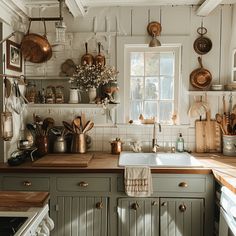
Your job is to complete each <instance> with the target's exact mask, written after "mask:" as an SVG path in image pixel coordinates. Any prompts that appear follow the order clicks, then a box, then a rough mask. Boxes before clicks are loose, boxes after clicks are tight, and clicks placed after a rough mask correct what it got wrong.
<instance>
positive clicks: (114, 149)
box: [110, 138, 123, 154]
mask: <svg viewBox="0 0 236 236" xmlns="http://www.w3.org/2000/svg"><path fill="white" fill-rule="evenodd" d="M110 143H111V154H120V152H121V151H122V144H123V142H122V141H121V140H120V139H119V138H116V139H115V140H113V141H111V142H110Z"/></svg>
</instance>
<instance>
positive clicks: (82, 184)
mask: <svg viewBox="0 0 236 236" xmlns="http://www.w3.org/2000/svg"><path fill="white" fill-rule="evenodd" d="M78 185H79V186H80V187H84V188H86V187H88V183H86V182H84V181H81V182H79V184H78Z"/></svg>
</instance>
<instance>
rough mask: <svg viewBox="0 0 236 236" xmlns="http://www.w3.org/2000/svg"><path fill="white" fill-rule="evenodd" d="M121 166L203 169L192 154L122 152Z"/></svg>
mask: <svg viewBox="0 0 236 236" xmlns="http://www.w3.org/2000/svg"><path fill="white" fill-rule="evenodd" d="M119 166H150V167H190V168H191V167H192V168H193V167H202V164H201V163H200V162H199V161H198V160H196V159H195V158H194V157H193V156H191V155H190V154H188V153H186V152H183V153H144V152H121V153H120V157H119Z"/></svg>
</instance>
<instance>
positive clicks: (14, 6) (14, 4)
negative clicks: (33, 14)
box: [3, 0, 29, 19]
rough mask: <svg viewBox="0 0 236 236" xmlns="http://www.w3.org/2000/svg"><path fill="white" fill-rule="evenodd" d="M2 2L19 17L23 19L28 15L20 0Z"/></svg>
mask: <svg viewBox="0 0 236 236" xmlns="http://www.w3.org/2000/svg"><path fill="white" fill-rule="evenodd" d="M3 2H4V4H5V6H6V7H7V8H9V9H10V11H12V12H13V13H14V14H15V15H17V16H19V17H20V18H22V19H25V18H28V17H29V10H28V8H27V7H25V5H24V4H23V3H22V1H21V0H8V1H3Z"/></svg>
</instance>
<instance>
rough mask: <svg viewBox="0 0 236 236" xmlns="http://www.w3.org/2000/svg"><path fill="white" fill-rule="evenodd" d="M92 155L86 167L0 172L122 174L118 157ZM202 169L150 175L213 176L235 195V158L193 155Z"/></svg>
mask: <svg viewBox="0 0 236 236" xmlns="http://www.w3.org/2000/svg"><path fill="white" fill-rule="evenodd" d="M91 153H92V154H94V157H93V159H92V160H91V161H90V163H89V166H88V167H38V166H37V167H36V166H32V163H31V162H26V163H24V164H21V165H19V166H9V165H8V164H6V163H0V172H2V173H3V172H4V173H123V170H124V168H123V167H119V166H118V159H119V158H118V157H119V156H118V155H112V154H109V153H105V152H91ZM193 156H195V157H196V158H197V159H198V160H199V161H200V162H202V164H203V167H202V168H152V173H163V174H166V173H168V174H213V175H214V176H215V178H216V180H218V181H219V182H220V183H221V184H223V185H225V186H227V187H228V188H229V189H231V191H233V192H235V193H236V157H228V156H223V155H222V154H212V153H203V154H193Z"/></svg>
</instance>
